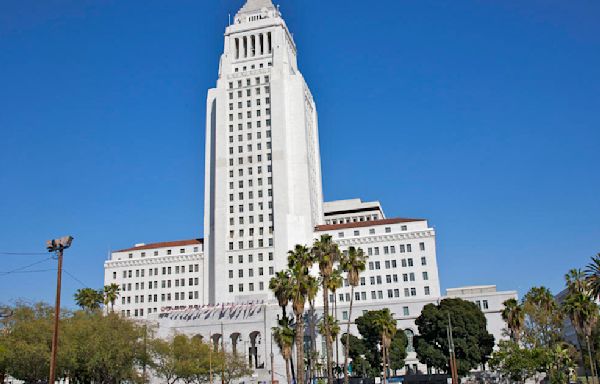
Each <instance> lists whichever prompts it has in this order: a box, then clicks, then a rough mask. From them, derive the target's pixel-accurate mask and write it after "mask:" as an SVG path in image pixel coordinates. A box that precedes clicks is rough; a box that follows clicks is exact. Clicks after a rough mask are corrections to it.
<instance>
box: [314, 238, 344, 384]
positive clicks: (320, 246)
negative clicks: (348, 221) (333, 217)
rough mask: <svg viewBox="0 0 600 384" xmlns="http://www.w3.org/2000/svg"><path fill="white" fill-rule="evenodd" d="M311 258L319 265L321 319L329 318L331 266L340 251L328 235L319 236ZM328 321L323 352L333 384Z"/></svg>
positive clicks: (328, 376) (325, 323) (325, 325)
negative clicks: (321, 295) (324, 351)
mask: <svg viewBox="0 0 600 384" xmlns="http://www.w3.org/2000/svg"><path fill="white" fill-rule="evenodd" d="M311 252H312V254H313V258H314V260H315V261H316V263H317V264H318V265H319V274H320V277H321V290H322V292H323V317H324V318H328V316H329V285H330V279H331V276H332V275H333V271H334V269H333V266H334V264H335V263H337V262H339V261H340V255H341V253H340V250H339V248H338V245H337V244H336V243H335V242H334V241H333V239H332V237H331V236H330V235H321V237H320V238H319V239H318V240H315V242H314V244H313V247H312V249H311ZM329 324H330V322H329V321H325V322H323V332H322V334H323V336H324V337H325V350H326V355H327V380H328V382H329V383H333V369H332V363H333V340H332V337H331V330H330V329H329Z"/></svg>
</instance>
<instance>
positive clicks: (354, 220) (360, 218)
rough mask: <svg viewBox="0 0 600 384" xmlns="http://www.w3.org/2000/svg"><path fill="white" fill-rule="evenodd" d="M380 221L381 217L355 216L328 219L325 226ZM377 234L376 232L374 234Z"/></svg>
mask: <svg viewBox="0 0 600 384" xmlns="http://www.w3.org/2000/svg"><path fill="white" fill-rule="evenodd" d="M371 220H379V215H366V216H353V217H342V218H339V219H328V220H325V224H344V223H358V222H363V221H371ZM373 233H375V232H373Z"/></svg>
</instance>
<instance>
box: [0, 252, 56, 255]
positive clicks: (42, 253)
mask: <svg viewBox="0 0 600 384" xmlns="http://www.w3.org/2000/svg"><path fill="white" fill-rule="evenodd" d="M47 254H48V252H0V255H6V256H42V255H47Z"/></svg>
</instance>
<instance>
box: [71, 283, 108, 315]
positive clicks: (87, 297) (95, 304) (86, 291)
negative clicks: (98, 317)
mask: <svg viewBox="0 0 600 384" xmlns="http://www.w3.org/2000/svg"><path fill="white" fill-rule="evenodd" d="M74 296H75V302H76V303H77V305H78V306H80V307H81V309H85V310H89V311H94V310H96V309H99V308H100V305H101V304H102V303H103V302H104V294H103V293H102V292H99V291H96V290H95V289H92V288H82V289H78V290H77V292H75V295H74Z"/></svg>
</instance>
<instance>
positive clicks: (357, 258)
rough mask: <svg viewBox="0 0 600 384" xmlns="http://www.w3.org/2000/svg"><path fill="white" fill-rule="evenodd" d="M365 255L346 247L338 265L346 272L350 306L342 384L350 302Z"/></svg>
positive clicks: (358, 281)
mask: <svg viewBox="0 0 600 384" xmlns="http://www.w3.org/2000/svg"><path fill="white" fill-rule="evenodd" d="M366 260H367V256H366V255H365V253H364V252H363V250H362V249H360V248H354V247H350V248H348V254H347V255H344V256H343V257H342V260H341V261H340V266H341V267H342V270H344V271H345V272H346V273H347V276H348V283H349V284H350V308H349V310H348V324H347V329H346V346H347V347H346V348H344V384H348V352H349V349H350V324H351V323H352V304H353V302H354V287H356V286H358V284H359V283H360V273H361V272H363V271H364V270H365V267H366Z"/></svg>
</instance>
